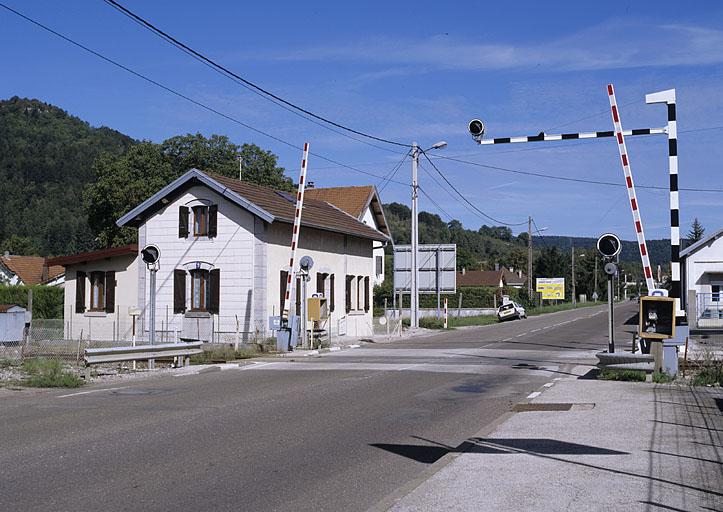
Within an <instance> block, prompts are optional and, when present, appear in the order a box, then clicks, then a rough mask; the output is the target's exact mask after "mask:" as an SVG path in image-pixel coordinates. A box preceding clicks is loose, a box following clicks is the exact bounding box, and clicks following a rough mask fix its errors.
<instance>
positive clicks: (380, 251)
mask: <svg viewBox="0 0 723 512" xmlns="http://www.w3.org/2000/svg"><path fill="white" fill-rule="evenodd" d="M362 222H363V223H364V224H367V225H369V226H372V227H373V228H375V229H377V230H378V229H379V226H378V225H377V221H376V218H375V217H374V214H373V213H372V210H371V208H367V209H366V211H365V212H364V216H363V217H362ZM378 256H381V258H382V264H381V274H379V275H377V273H376V270H377V267H376V261H377V257H378ZM385 264H386V263H385V261H384V243H383V242H376V241H375V242H374V272H373V273H372V279H373V280H374V285H380V284H382V283H383V282H384V268H385Z"/></svg>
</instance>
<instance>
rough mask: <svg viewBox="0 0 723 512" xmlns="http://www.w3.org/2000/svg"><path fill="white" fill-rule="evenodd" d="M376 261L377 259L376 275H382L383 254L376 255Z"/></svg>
mask: <svg viewBox="0 0 723 512" xmlns="http://www.w3.org/2000/svg"><path fill="white" fill-rule="evenodd" d="M376 261H377V268H376V271H377V277H379V276H381V275H384V256H377V257H376Z"/></svg>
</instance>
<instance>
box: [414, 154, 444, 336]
mask: <svg viewBox="0 0 723 512" xmlns="http://www.w3.org/2000/svg"><path fill="white" fill-rule="evenodd" d="M445 147H447V143H446V142H445V141H443V140H441V141H439V142H437V143H435V144H432V146H430V147H429V149H426V150H425V149H420V148H419V146H418V145H417V143H416V142H412V287H411V290H410V291H411V295H412V304H411V313H412V314H411V319H410V327H411V328H412V329H416V328H418V327H419V262H418V261H417V256H418V254H417V253H418V251H419V204H418V203H419V190H418V189H419V182H418V179H417V167H418V166H419V153H420V152H422V153H426V152H427V151H430V150H432V149H443V148H445Z"/></svg>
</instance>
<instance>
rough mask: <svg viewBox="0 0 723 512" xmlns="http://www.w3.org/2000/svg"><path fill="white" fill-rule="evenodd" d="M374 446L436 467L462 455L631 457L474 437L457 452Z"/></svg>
mask: <svg viewBox="0 0 723 512" xmlns="http://www.w3.org/2000/svg"><path fill="white" fill-rule="evenodd" d="M371 446H373V447H375V448H380V449H382V450H385V451H388V452H391V453H394V454H395V455H401V456H402V457H406V458H408V459H412V460H414V461H416V462H421V463H423V464H433V463H435V462H437V461H438V460H439V459H441V458H442V457H444V456H445V455H447V454H448V453H463V452H464V453H480V454H486V455H510V454H516V453H529V454H537V455H628V453H627V452H619V451H617V450H609V449H607V448H599V447H597V446H590V445H585V444H577V443H568V442H566V441H558V440H556V439H544V438H541V439H537V438H519V439H502V438H501V439H493V438H479V437H473V438H471V439H469V440H467V441H465V442H463V443H462V444H460V445H459V446H457V447H454V448H453V447H449V446H445V445H440V446H424V445H414V444H386V443H373V444H371Z"/></svg>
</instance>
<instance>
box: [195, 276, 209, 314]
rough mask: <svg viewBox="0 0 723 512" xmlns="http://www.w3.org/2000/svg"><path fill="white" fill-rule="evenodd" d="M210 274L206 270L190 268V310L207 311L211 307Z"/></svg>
mask: <svg viewBox="0 0 723 512" xmlns="http://www.w3.org/2000/svg"><path fill="white" fill-rule="evenodd" d="M209 285H210V276H209V272H208V270H191V310H192V311H208V310H209V309H210V308H211V294H210V293H209V292H210V290H209V288H210V286H209Z"/></svg>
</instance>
